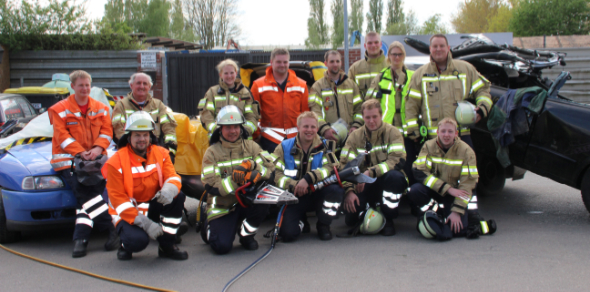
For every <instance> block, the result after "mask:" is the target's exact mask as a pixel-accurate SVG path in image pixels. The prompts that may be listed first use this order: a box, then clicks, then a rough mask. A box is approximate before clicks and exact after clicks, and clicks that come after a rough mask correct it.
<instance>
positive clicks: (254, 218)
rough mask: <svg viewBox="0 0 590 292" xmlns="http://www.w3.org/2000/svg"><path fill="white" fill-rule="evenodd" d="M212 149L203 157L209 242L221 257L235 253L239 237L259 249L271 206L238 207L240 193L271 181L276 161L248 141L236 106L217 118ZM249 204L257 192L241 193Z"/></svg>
mask: <svg viewBox="0 0 590 292" xmlns="http://www.w3.org/2000/svg"><path fill="white" fill-rule="evenodd" d="M216 122H217V129H215V131H213V135H212V136H211V140H210V141H209V145H210V146H209V148H207V151H206V152H205V156H204V157H203V178H202V180H203V184H204V185H205V190H206V191H207V224H206V225H205V228H207V230H206V232H207V241H208V243H209V245H210V246H211V248H212V249H213V251H215V252H216V253H217V254H226V253H228V252H230V251H231V249H232V247H233V242H234V239H235V236H236V233H238V236H239V237H240V244H241V245H242V246H243V247H244V248H246V249H248V250H256V249H258V242H257V241H256V239H254V236H255V235H256V231H257V230H258V227H259V226H260V224H261V223H262V220H264V218H265V217H266V215H267V214H268V205H263V204H261V205H250V206H248V207H247V208H245V207H243V206H242V205H240V204H238V199H237V197H236V190H237V189H238V188H239V187H242V186H244V185H245V184H248V183H251V185H256V184H257V183H258V182H261V181H264V180H268V179H269V178H270V176H271V174H272V173H273V171H274V165H273V161H274V157H273V156H272V155H271V154H269V153H268V152H267V151H263V150H262V149H261V148H260V146H258V144H256V143H255V142H254V141H252V140H248V132H247V130H246V129H244V123H245V119H244V116H243V115H242V113H241V112H240V110H239V109H238V108H237V107H236V106H234V105H227V106H225V107H224V108H222V109H221V110H220V111H219V114H218V115H217V121H216ZM237 195H239V196H243V197H244V198H243V199H242V200H241V201H242V202H248V201H249V199H250V198H252V197H253V195H255V194H254V191H253V190H252V191H249V192H247V193H246V194H242V193H241V192H238V194H237Z"/></svg>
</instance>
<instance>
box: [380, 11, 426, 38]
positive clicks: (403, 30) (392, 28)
mask: <svg viewBox="0 0 590 292" xmlns="http://www.w3.org/2000/svg"><path fill="white" fill-rule="evenodd" d="M418 30H419V27H418V19H417V18H416V14H415V13H414V11H412V10H410V11H408V13H406V14H404V15H403V20H402V21H401V22H397V23H394V24H391V25H388V26H387V29H386V30H385V31H386V33H387V34H388V35H410V34H417V33H418Z"/></svg>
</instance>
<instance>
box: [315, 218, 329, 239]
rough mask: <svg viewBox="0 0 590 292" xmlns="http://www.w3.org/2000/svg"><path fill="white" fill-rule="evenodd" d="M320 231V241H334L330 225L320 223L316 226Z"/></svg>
mask: <svg viewBox="0 0 590 292" xmlns="http://www.w3.org/2000/svg"><path fill="white" fill-rule="evenodd" d="M315 227H316V229H317V230H318V237H319V238H320V240H332V232H331V231H330V225H327V224H323V223H320V222H318V223H317V224H316V225H315Z"/></svg>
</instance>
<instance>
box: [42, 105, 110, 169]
mask: <svg viewBox="0 0 590 292" xmlns="http://www.w3.org/2000/svg"><path fill="white" fill-rule="evenodd" d="M47 114H48V115H49V122H50V123H51V124H52V125H53V140H52V141H53V142H52V154H53V155H52V157H51V166H52V167H53V169H54V170H55V171H60V170H64V169H67V168H70V167H71V165H72V160H73V159H74V156H76V154H78V153H80V152H84V151H88V150H90V149H92V147H94V146H100V147H102V149H103V151H102V154H104V155H106V154H107V151H106V149H107V148H108V147H109V144H111V141H112V140H113V126H112V124H111V118H110V117H109V108H108V107H107V106H106V105H104V104H102V103H101V102H99V101H96V100H94V99H93V98H91V97H88V111H87V112H86V115H83V114H82V113H81V112H80V107H79V106H78V103H77V102H76V99H75V98H74V94H72V95H70V96H69V97H68V98H67V99H64V100H62V101H60V102H58V103H56V104H54V105H53V106H52V107H50V108H49V110H48V111H47Z"/></svg>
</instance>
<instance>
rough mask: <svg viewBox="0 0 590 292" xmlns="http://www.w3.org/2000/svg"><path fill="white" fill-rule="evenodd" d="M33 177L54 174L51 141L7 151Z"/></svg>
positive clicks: (15, 147)
mask: <svg viewBox="0 0 590 292" xmlns="http://www.w3.org/2000/svg"><path fill="white" fill-rule="evenodd" d="M8 153H10V155H12V156H14V157H15V158H16V159H18V161H19V162H20V163H22V165H24V166H25V167H26V168H27V170H28V171H29V172H30V173H31V175H33V176H37V175H49V174H54V173H55V171H53V168H52V167H51V164H50V163H49V161H50V160H51V141H47V142H36V143H32V144H27V145H19V146H14V147H12V148H10V150H8Z"/></svg>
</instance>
